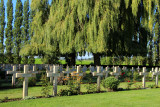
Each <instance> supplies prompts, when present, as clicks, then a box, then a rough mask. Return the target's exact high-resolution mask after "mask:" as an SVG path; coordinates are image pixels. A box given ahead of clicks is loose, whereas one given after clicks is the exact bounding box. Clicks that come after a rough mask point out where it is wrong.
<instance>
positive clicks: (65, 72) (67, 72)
mask: <svg viewBox="0 0 160 107" xmlns="http://www.w3.org/2000/svg"><path fill="white" fill-rule="evenodd" d="M62 72H63V73H64V74H67V77H69V74H70V73H71V70H70V69H69V66H67V68H66V71H62Z"/></svg>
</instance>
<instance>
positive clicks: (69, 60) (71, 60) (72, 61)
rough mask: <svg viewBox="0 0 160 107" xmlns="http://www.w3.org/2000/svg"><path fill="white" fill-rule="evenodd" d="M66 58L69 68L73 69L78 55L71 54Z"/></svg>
mask: <svg viewBox="0 0 160 107" xmlns="http://www.w3.org/2000/svg"><path fill="white" fill-rule="evenodd" d="M65 58H66V62H67V64H68V66H70V67H71V66H75V65H76V53H71V54H69V55H67V56H66V57H65Z"/></svg>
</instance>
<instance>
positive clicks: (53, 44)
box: [45, 0, 92, 66]
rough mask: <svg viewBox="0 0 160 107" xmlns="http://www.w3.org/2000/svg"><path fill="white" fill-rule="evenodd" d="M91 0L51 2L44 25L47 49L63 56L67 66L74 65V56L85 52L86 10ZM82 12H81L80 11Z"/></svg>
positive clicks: (56, 0)
mask: <svg viewBox="0 0 160 107" xmlns="http://www.w3.org/2000/svg"><path fill="white" fill-rule="evenodd" d="M91 2H92V0H85V1H81V0H76V1H75V0H69V1H65V0H64V1H62V0H60V1H58V0H53V1H52V6H51V9H50V16H49V20H48V21H47V23H46V26H45V30H46V37H45V39H46V42H47V49H50V50H52V51H56V50H57V48H58V51H59V53H60V54H61V55H62V56H65V57H66V59H67V62H68V64H69V65H70V66H71V65H75V58H76V54H77V53H78V52H79V53H82V54H83V53H84V52H85V46H86V43H85V40H86V32H87V29H86V26H87V23H88V17H87V14H88V12H89V11H88V10H89V5H91V4H90V3H91ZM82 10H83V11H82Z"/></svg>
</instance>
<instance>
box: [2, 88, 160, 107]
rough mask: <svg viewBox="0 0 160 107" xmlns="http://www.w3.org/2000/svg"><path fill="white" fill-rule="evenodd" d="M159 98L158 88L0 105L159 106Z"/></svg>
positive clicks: (7, 106) (3, 105)
mask: <svg viewBox="0 0 160 107" xmlns="http://www.w3.org/2000/svg"><path fill="white" fill-rule="evenodd" d="M32 91H35V90H32ZM14 93H17V92H14ZM17 94H18V93H17ZM159 99H160V89H159V88H158V89H144V90H131V91H119V92H106V93H97V94H86V95H76V96H64V97H53V98H42V99H34V100H25V101H14V102H8V103H0V107H159V106H160V102H159Z"/></svg>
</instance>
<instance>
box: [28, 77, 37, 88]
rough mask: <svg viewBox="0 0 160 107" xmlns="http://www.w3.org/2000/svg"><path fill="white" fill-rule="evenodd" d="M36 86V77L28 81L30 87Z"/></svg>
mask: <svg viewBox="0 0 160 107" xmlns="http://www.w3.org/2000/svg"><path fill="white" fill-rule="evenodd" d="M35 85H36V77H30V78H29V79H28V86H35Z"/></svg>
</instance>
